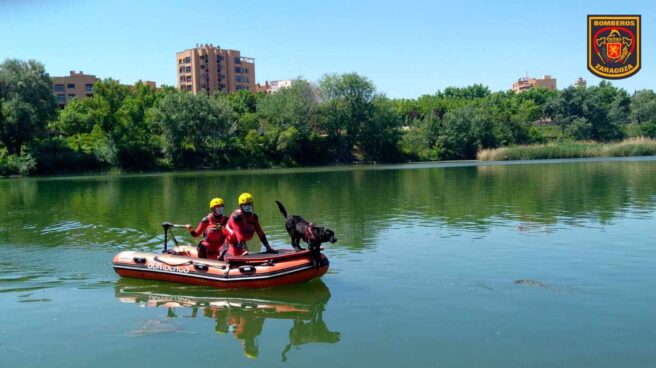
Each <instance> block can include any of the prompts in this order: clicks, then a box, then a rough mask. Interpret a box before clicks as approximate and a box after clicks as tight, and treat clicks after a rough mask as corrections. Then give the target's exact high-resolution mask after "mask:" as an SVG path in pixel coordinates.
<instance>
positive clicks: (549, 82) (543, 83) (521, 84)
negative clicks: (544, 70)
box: [512, 75, 556, 93]
mask: <svg viewBox="0 0 656 368" xmlns="http://www.w3.org/2000/svg"><path fill="white" fill-rule="evenodd" d="M531 88H546V89H551V90H554V89H556V79H555V78H551V76H550V75H545V76H544V78H542V79H539V78H530V77H528V76H526V77H522V78H519V79H518V80H517V82H515V83H513V85H512V90H513V91H514V92H515V93H520V92H524V91H528V90H529V89H531Z"/></svg>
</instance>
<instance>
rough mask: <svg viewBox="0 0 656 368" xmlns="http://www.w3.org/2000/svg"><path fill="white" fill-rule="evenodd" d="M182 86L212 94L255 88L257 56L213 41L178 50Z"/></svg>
mask: <svg viewBox="0 0 656 368" xmlns="http://www.w3.org/2000/svg"><path fill="white" fill-rule="evenodd" d="M175 56H176V64H177V67H178V79H177V81H178V82H177V85H178V89H180V90H182V91H190V92H192V93H194V94H196V93H199V92H204V93H209V94H212V93H214V92H216V91H221V92H223V93H228V92H234V91H239V90H242V89H246V90H250V91H253V92H255V59H253V58H249V57H244V56H241V53H240V52H239V51H237V50H228V49H222V48H220V47H219V46H214V45H212V44H203V45H196V47H195V48H193V49H188V50H184V51H181V52H178V53H176V55H175Z"/></svg>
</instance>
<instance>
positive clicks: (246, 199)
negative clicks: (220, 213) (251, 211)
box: [239, 193, 253, 206]
mask: <svg viewBox="0 0 656 368" xmlns="http://www.w3.org/2000/svg"><path fill="white" fill-rule="evenodd" d="M252 203H253V196H252V195H251V194H250V193H242V194H240V195H239V205H240V206H241V205H244V204H252Z"/></svg>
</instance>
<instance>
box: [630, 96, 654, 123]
mask: <svg viewBox="0 0 656 368" xmlns="http://www.w3.org/2000/svg"><path fill="white" fill-rule="evenodd" d="M629 116H630V119H631V122H633V123H636V124H642V123H645V122H655V123H656V93H654V91H652V90H646V89H645V90H641V91H637V92H636V93H635V94H634V95H633V97H631V111H630V115H629Z"/></svg>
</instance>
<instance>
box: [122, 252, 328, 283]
mask: <svg viewBox="0 0 656 368" xmlns="http://www.w3.org/2000/svg"><path fill="white" fill-rule="evenodd" d="M182 254H188V253H182ZM328 266H329V262H328V259H327V258H326V256H325V255H323V254H321V259H320V260H319V261H313V259H312V256H311V254H310V253H309V252H307V251H305V252H293V251H292V250H283V251H281V253H280V254H276V255H270V254H254V255H250V256H249V257H238V258H235V259H230V260H229V261H228V262H222V261H213V260H208V259H199V258H195V257H193V256H189V255H171V254H157V253H149V252H131V251H126V252H121V253H119V254H117V255H116V256H115V257H114V270H115V271H116V273H118V274H119V275H120V276H122V277H129V278H137V279H148V280H161V281H170V282H178V283H184V284H191V285H203V286H211V287H215V288H221V289H241V288H269V287H274V286H280V285H290V284H299V283H303V282H306V281H309V280H312V279H314V278H318V277H321V276H322V275H323V274H325V273H326V272H327V271H328Z"/></svg>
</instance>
